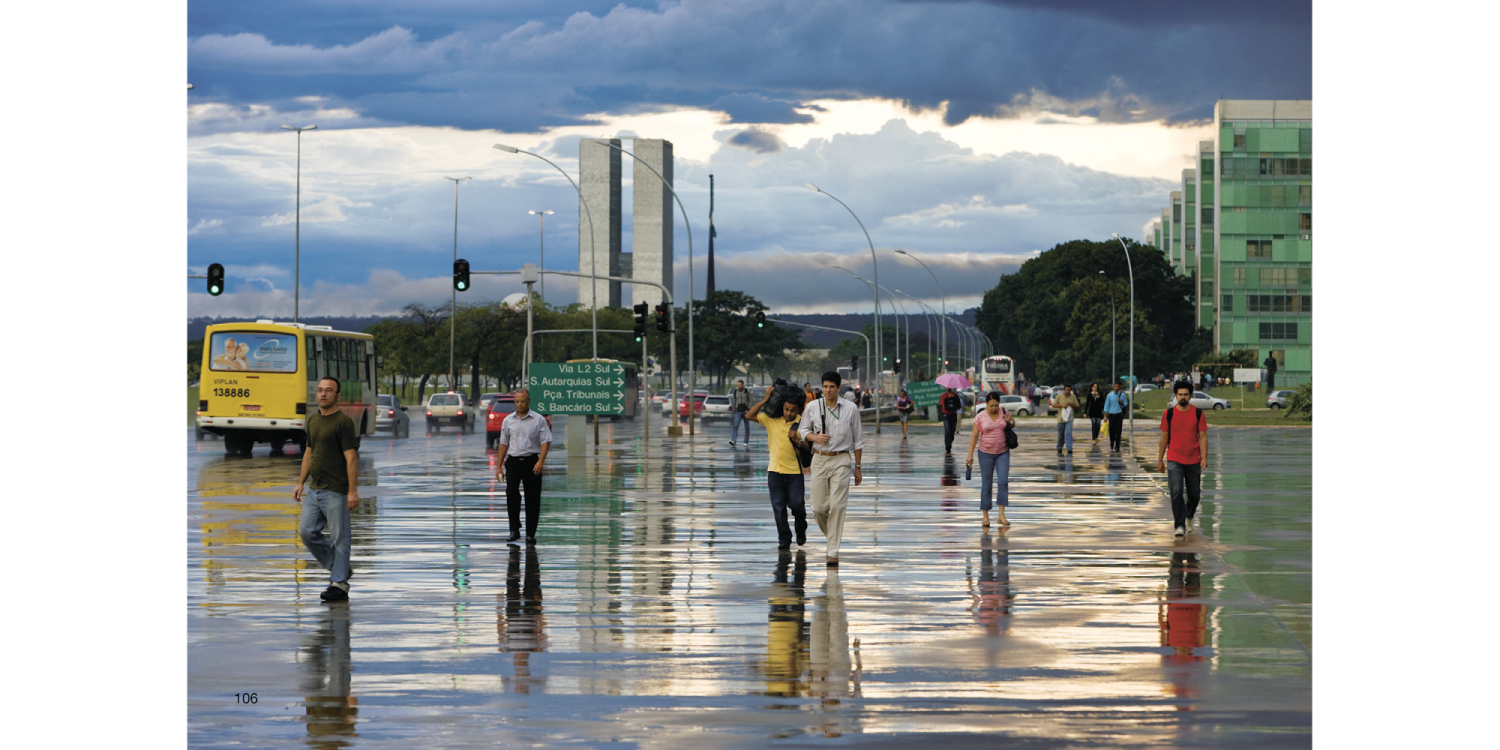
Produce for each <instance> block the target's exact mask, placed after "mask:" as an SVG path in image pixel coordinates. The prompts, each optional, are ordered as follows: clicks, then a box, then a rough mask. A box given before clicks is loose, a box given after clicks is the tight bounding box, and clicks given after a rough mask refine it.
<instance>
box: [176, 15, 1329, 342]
mask: <svg viewBox="0 0 1500 750" xmlns="http://www.w3.org/2000/svg"><path fill="white" fill-rule="evenodd" d="M1221 6H1222V7H1221ZM187 8H188V24H187V40H186V46H187V53H188V55H187V62H188V80H189V81H190V82H192V83H193V85H194V86H195V88H194V90H192V91H191V92H189V94H188V111H187V119H188V141H187V143H188V152H187V168H188V171H187V174H188V183H187V188H188V207H187V223H186V226H184V227H183V230H184V231H185V232H186V233H187V235H188V261H189V265H190V267H191V269H192V270H195V271H200V272H201V269H202V268H203V267H205V266H206V265H207V264H208V263H211V262H215V261H217V262H220V263H223V264H224V265H225V266H226V267H227V268H228V275H229V280H228V285H229V288H230V289H231V290H232V291H231V292H229V293H228V294H225V295H224V296H222V297H219V298H209V297H208V296H207V295H205V294H203V293H202V292H201V286H199V285H200V284H201V282H194V283H192V284H191V285H190V286H189V288H188V294H189V299H188V311H189V314H191V315H276V316H284V315H289V314H290V312H291V285H292V277H293V260H294V258H293V231H294V225H293V217H294V206H295V203H294V195H295V181H296V171H295V170H296V162H297V157H296V148H297V136H296V135H295V134H293V133H290V132H287V131H284V130H282V129H281V126H282V125H308V124H316V125H317V126H318V130H316V131H312V132H308V133H304V134H303V136H302V228H301V246H302V259H301V262H302V270H301V273H302V287H303V293H302V311H303V312H304V313H305V314H359V315H364V314H381V313H392V312H395V311H397V310H399V309H400V307H401V306H402V305H404V304H406V303H408V302H413V301H418V302H427V303H437V302H441V301H446V299H447V298H448V289H449V273H450V268H451V257H452V252H453V250H452V243H453V209H454V188H453V183H452V182H448V181H446V180H444V179H443V178H444V176H455V177H458V176H472V177H473V180H472V181H471V182H467V183H464V184H463V185H462V186H461V187H459V188H458V193H459V196H458V200H459V217H458V244H459V249H458V252H459V255H460V256H461V257H466V258H468V259H470V261H471V262H472V263H473V264H474V266H475V267H476V268H496V269H498V268H515V267H518V266H519V265H520V264H521V263H525V262H534V261H535V259H536V257H537V253H538V239H539V238H538V226H537V220H536V218H535V217H534V216H531V215H528V214H527V210H528V209H550V210H554V211H556V212H557V213H556V214H555V215H553V216H551V217H548V218H549V220H548V222H547V225H546V229H545V242H546V247H547V259H548V260H547V266H548V267H549V268H555V269H558V270H571V269H575V268H576V267H577V259H578V255H577V238H578V203H577V197H576V195H575V194H574V193H573V191H572V189H571V188H570V187H569V186H568V185H567V182H566V181H565V180H563V178H562V177H561V176H560V175H558V174H557V173H556V172H555V171H554V170H552V168H551V167H549V166H547V165H546V164H545V163H543V162H541V161H540V160H537V159H533V158H530V157H527V156H524V155H516V154H506V153H502V152H499V151H496V150H494V149H492V148H491V145H492V144H494V143H507V144H510V145H513V146H517V147H520V148H523V149H527V150H531V151H536V152H537V153H539V154H542V155H545V156H547V157H548V158H549V159H552V160H553V161H556V162H557V163H558V164H559V165H560V166H562V167H563V168H564V169H566V170H568V171H569V172H570V173H573V174H575V175H576V169H577V154H578V141H579V139H580V138H585V137H600V136H615V137H624V138H629V137H632V136H639V137H652V138H665V139H667V140H670V141H672V142H673V144H674V148H675V155H676V165H675V166H676V175H675V187H676V189H677V191H678V193H679V195H680V196H681V198H682V200H683V202H684V204H685V205H686V209H687V211H688V213H689V219H690V220H691V222H692V224H693V237H692V239H693V243H694V249H695V260H694V269H693V270H694V272H695V273H694V276H695V279H696V281H695V284H696V286H697V289H698V294H699V295H700V296H701V294H702V289H703V285H704V279H705V272H706V251H707V240H708V236H707V226H708V176H709V174H713V175H714V180H715V188H716V189H715V213H714V223H715V225H716V227H717V229H718V240H717V241H716V246H715V252H716V260H717V266H716V269H717V277H718V283H719V286H720V287H722V288H733V289H741V290H744V291H746V292H748V293H750V294H752V295H754V296H756V297H758V298H760V299H761V300H763V301H765V302H766V303H767V304H769V305H770V306H771V307H772V308H773V309H774V310H776V311H781V312H807V311H867V310H869V308H870V306H871V300H870V295H869V292H868V290H867V288H866V287H864V286H863V285H862V284H860V283H859V282H858V281H856V280H855V279H853V278H850V277H849V276H848V275H847V274H845V273H843V272H842V271H839V270H836V269H832V268H831V266H833V265H835V264H837V265H843V266H846V267H848V268H850V269H852V270H854V271H856V272H859V273H860V274H862V275H864V276H865V277H866V278H868V277H869V275H870V273H869V272H870V265H871V259H870V252H869V248H868V246H867V244H866V242H865V239H864V235H863V234H862V233H861V232H860V229H859V226H858V225H857V224H856V223H855V221H854V219H853V218H851V217H850V216H849V214H848V213H847V212H846V211H845V210H844V209H843V208H842V207H840V206H839V205H838V204H837V203H835V202H834V201H832V200H829V199H828V197H826V196H822V195H818V194H817V193H815V192H813V191H811V190H808V189H807V188H805V187H803V185H804V183H808V182H812V183H816V184H817V185H819V186H820V187H821V188H823V189H824V190H825V191H827V192H828V193H830V194H832V195H835V196H837V197H838V198H839V199H841V200H843V201H844V202H845V203H847V204H848V205H849V206H850V207H851V208H852V209H853V210H854V211H855V212H856V213H857V214H858V215H859V218H860V219H861V220H862V221H863V222H864V224H865V226H866V228H868V230H869V233H870V237H871V239H872V241H873V242H874V244H875V246H876V248H877V258H878V262H879V270H880V281H881V282H882V284H883V285H885V286H887V287H892V288H899V289H901V290H902V291H904V292H909V293H911V294H913V295H915V296H917V297H919V298H922V299H924V300H928V301H931V302H934V303H935V302H936V300H937V293H936V287H935V286H934V285H933V283H932V280H931V278H930V277H928V276H927V274H926V273H925V272H923V271H922V270H921V269H920V268H919V267H916V266H915V265H913V264H911V263H910V262H909V261H906V260H905V259H902V258H900V257H899V256H897V255H895V254H894V253H893V252H892V250H893V249H895V248H902V249H906V250H908V251H909V252H912V253H915V254H917V255H919V256H920V257H922V258H924V259H925V260H926V261H927V262H928V263H929V265H930V266H931V267H932V268H933V270H934V271H935V272H937V274H938V276H939V278H940V279H941V281H942V283H943V288H944V291H945V292H946V293H947V295H948V298H949V304H950V306H957V307H965V306H969V305H973V304H975V303H977V301H978V299H979V296H980V295H982V294H983V292H984V291H985V290H987V289H989V288H990V287H992V286H993V285H994V284H995V282H996V281H997V279H998V278H999V276H1000V275H1001V274H1003V273H1006V272H1008V271H1010V270H1012V269H1014V268H1015V266H1016V265H1017V264H1018V263H1019V262H1021V261H1022V260H1024V259H1025V258H1028V257H1031V256H1032V255H1033V254H1034V253H1036V252H1037V251H1039V250H1044V249H1046V248H1049V247H1051V246H1053V245H1055V244H1056V243H1058V242H1063V241H1067V240H1070V239H1077V238H1093V239H1102V238H1107V237H1109V234H1110V233H1111V232H1118V233H1120V234H1121V235H1122V236H1127V237H1137V238H1139V237H1142V234H1143V228H1144V227H1145V226H1146V225H1148V224H1149V221H1150V220H1151V219H1152V218H1153V217H1155V216H1157V215H1159V212H1160V208H1161V206H1162V205H1163V203H1164V202H1165V200H1166V194H1167V192H1168V191H1169V190H1171V189H1172V185H1173V184H1174V183H1175V182H1176V180H1177V178H1178V176H1179V174H1180V172H1181V170H1182V169H1183V168H1185V167H1188V166H1190V161H1191V155H1192V154H1193V153H1194V149H1195V147H1196V143H1197V141H1199V140H1201V139H1207V138H1210V137H1211V134H1210V133H1209V130H1208V128H1207V121H1208V118H1209V117H1210V116H1211V113H1212V109H1213V103H1214V101H1216V100H1217V99H1220V98H1245V99H1255V98H1283V99H1296V98H1310V97H1311V95H1312V93H1311V92H1312V72H1311V68H1312V35H1311V9H1310V3H1309V2H1268V3H1264V2H1263V3H1259V4H1254V5H1253V6H1252V5H1250V4H1234V5H1230V4H1219V3H1206V4H1205V3H1195V2H1153V1H1149V0H1147V1H1142V2H1125V1H1122V0H1097V1H1095V0H1048V1H1046V2H1043V0H991V1H988V2H984V1H980V0H969V1H967V2H943V1H936V2H934V1H923V0H906V1H899V0H796V1H785V2H782V1H778V0H682V1H681V2H661V3H619V2H607V3H606V2H572V3H558V2H549V1H542V0H536V1H531V0H516V1H514V2H499V3H497V2H479V1H477V0H427V1H425V2H421V3H416V2H400V1H399V0H383V1H376V2H369V1H361V2H354V1H353V0H325V1H324V2H318V3H302V2H299V3H291V2H281V1H279V0H273V1H271V2H263V3H255V4H250V3H210V2H201V1H199V2H189V4H188V6H187ZM1252 8H1253V9H1252ZM1205 49H1213V50H1215V52H1216V54H1213V55H1207V54H1193V53H1192V52H1191V50H1205ZM1247 61H1253V63H1251V62H1247ZM626 148H629V142H628V141H627V142H626ZM630 174H631V170H630V166H629V163H628V160H627V163H626V165H625V175H626V181H625V188H624V189H625V196H624V200H623V204H624V206H625V211H626V216H625V223H624V228H625V234H624V249H626V250H627V251H628V250H629V249H630V217H629V210H630V191H631V189H632V186H631V182H630V179H629V177H630ZM676 221H677V234H676V245H677V268H676V281H675V284H676V288H677V296H678V298H679V299H682V298H684V297H685V295H686V292H687V283H688V266H687V245H688V241H687V234H686V228H685V226H684V225H683V223H682V219H681V216H678V217H677V219H676ZM547 287H548V296H549V298H550V299H551V300H554V301H568V300H570V299H575V298H576V292H575V291H574V289H576V286H575V285H574V284H573V283H571V282H570V281H564V280H561V279H552V280H549V281H548V285H547ZM518 288H519V286H518V283H517V282H516V281H514V280H511V279H506V278H505V277H492V278H480V279H476V282H475V289H474V292H473V293H472V294H471V295H470V296H469V297H468V298H469V299H470V300H472V301H479V300H483V299H489V298H499V297H501V296H504V295H505V294H508V293H511V292H514V291H516V290H517V289H518Z"/></svg>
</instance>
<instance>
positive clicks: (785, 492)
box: [766, 471, 807, 544]
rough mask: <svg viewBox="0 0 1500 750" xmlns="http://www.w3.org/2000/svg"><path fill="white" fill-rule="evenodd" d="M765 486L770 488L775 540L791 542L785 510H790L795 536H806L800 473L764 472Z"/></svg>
mask: <svg viewBox="0 0 1500 750" xmlns="http://www.w3.org/2000/svg"><path fill="white" fill-rule="evenodd" d="M766 486H767V488H769V489H770V490H771V514H772V515H773V516H775V517H776V540H777V541H778V542H780V543H781V544H791V543H792V527H791V526H790V525H788V524H787V521H786V512H787V510H788V509H790V510H791V511H792V520H793V521H794V522H795V523H796V527H797V538H798V539H806V538H807V503H806V501H805V500H804V499H803V498H804V497H805V494H804V493H805V489H806V484H805V483H804V482H803V481H802V474H801V472H798V473H796V474H782V473H780V472H775V471H768V472H766Z"/></svg>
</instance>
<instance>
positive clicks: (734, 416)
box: [729, 411, 750, 445]
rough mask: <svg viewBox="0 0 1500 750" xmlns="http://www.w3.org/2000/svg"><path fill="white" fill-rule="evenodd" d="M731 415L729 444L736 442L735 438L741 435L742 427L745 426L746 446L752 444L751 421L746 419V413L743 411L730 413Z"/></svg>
mask: <svg viewBox="0 0 1500 750" xmlns="http://www.w3.org/2000/svg"><path fill="white" fill-rule="evenodd" d="M730 415H731V416H730V417H729V419H730V422H729V442H731V443H732V442H734V439H735V437H736V436H738V435H739V433H740V425H744V426H745V445H749V444H750V420H748V419H745V412H742V411H736V412H730Z"/></svg>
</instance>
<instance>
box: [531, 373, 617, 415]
mask: <svg viewBox="0 0 1500 750" xmlns="http://www.w3.org/2000/svg"><path fill="white" fill-rule="evenodd" d="M528 389H529V390H530V391H531V408H533V409H535V410H537V411H538V412H540V413H542V414H624V413H625V366H624V365H622V364H619V363H618V362H558V363H552V362H533V363H532V364H531V378H530V383H529V388H528Z"/></svg>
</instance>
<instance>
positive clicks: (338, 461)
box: [307, 411, 359, 495]
mask: <svg viewBox="0 0 1500 750" xmlns="http://www.w3.org/2000/svg"><path fill="white" fill-rule="evenodd" d="M348 450H356V451H357V450H359V433H358V432H356V431H355V429H354V420H352V419H350V418H349V415H348V414H345V413H344V412H342V411H338V412H334V413H333V415H332V416H327V417H325V416H323V412H321V411H316V412H313V413H312V414H311V415H310V416H308V418H307V452H308V453H309V454H311V459H310V460H309V462H308V471H307V479H308V482H307V483H308V486H310V487H312V488H313V489H315V490H329V491H331V492H337V493H339V494H340V495H347V494H349V464H348V462H347V461H346V460H345V459H344V451H348Z"/></svg>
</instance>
